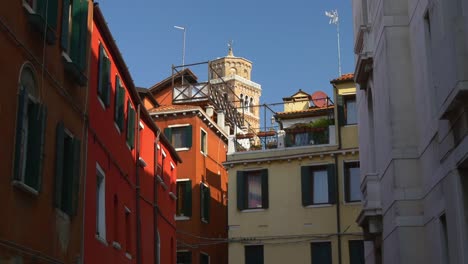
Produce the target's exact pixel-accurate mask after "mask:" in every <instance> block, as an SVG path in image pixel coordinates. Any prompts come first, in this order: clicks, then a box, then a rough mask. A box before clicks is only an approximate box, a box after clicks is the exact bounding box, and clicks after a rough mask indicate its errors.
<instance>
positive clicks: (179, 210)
mask: <svg viewBox="0 0 468 264" xmlns="http://www.w3.org/2000/svg"><path fill="white" fill-rule="evenodd" d="M176 216H178V217H191V216H192V180H178V181H177V205H176Z"/></svg>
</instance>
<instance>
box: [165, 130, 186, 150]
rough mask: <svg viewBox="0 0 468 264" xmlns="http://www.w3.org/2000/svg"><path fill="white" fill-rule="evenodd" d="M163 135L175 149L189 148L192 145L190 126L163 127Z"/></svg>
mask: <svg viewBox="0 0 468 264" xmlns="http://www.w3.org/2000/svg"><path fill="white" fill-rule="evenodd" d="M164 135H165V136H166V137H167V138H168V139H169V141H170V142H171V144H172V146H174V148H175V149H176V150H177V149H179V150H180V149H189V148H191V147H192V126H191V125H187V126H176V127H167V128H165V129H164Z"/></svg>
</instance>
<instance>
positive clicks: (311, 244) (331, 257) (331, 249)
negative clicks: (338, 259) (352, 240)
mask: <svg viewBox="0 0 468 264" xmlns="http://www.w3.org/2000/svg"><path fill="white" fill-rule="evenodd" d="M320 244H322V245H323V244H327V245H328V246H329V253H330V254H329V256H328V258H329V259H330V262H329V263H323V262H322V261H321V262H320V263H323V264H332V263H333V243H332V242H331V241H328V240H323V241H322V240H321V241H313V242H311V243H310V260H311V262H312V263H315V262H314V252H313V251H314V249H313V248H314V246H313V245H320Z"/></svg>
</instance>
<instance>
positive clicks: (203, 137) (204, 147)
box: [200, 128, 208, 156]
mask: <svg viewBox="0 0 468 264" xmlns="http://www.w3.org/2000/svg"><path fill="white" fill-rule="evenodd" d="M200 152H201V153H202V154H203V155H204V156H207V155H208V132H206V131H205V130H204V129H203V128H200Z"/></svg>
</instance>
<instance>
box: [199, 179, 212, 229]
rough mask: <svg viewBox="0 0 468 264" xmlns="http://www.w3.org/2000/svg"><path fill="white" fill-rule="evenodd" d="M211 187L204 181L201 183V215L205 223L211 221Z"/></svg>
mask: <svg viewBox="0 0 468 264" xmlns="http://www.w3.org/2000/svg"><path fill="white" fill-rule="evenodd" d="M210 201H211V193H210V187H208V186H207V185H205V184H204V183H200V215H201V220H202V221H203V222H205V223H208V222H209V221H210Z"/></svg>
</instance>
